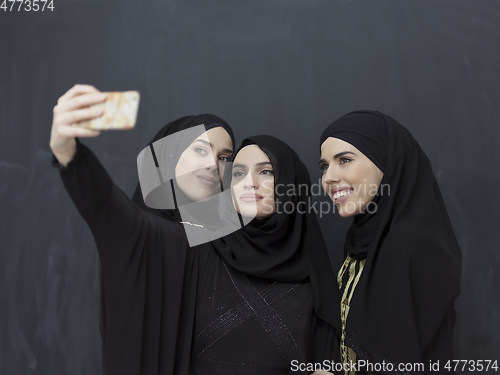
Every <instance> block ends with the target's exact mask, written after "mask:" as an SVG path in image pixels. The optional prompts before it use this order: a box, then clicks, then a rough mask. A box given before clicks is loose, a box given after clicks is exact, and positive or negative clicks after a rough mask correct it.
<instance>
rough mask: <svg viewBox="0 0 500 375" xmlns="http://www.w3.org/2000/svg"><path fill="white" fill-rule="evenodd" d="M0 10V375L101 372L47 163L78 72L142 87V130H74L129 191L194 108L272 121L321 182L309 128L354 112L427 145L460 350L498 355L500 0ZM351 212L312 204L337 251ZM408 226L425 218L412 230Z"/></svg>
mask: <svg viewBox="0 0 500 375" xmlns="http://www.w3.org/2000/svg"><path fill="white" fill-rule="evenodd" d="M54 6H55V10H54V11H52V12H50V11H45V12H43V13H42V12H38V13H34V12H23V11H21V12H19V11H17V8H18V4H16V5H15V9H16V10H15V11H13V12H5V11H3V10H0V125H1V126H0V203H1V205H0V207H1V211H0V224H1V226H0V257H1V259H0V280H1V282H0V374H6V375H14V374H15V375H24V374H40V375H54V374H67V375H83V374H92V375H98V374H101V369H100V365H101V358H100V341H99V331H98V288H97V255H96V249H95V245H94V242H93V239H92V237H91V235H90V232H89V230H88V228H87V227H86V225H85V224H84V222H83V220H82V219H81V218H80V217H79V216H78V214H77V212H76V210H75V208H74V207H73V205H72V203H71V202H70V200H69V198H68V196H67V194H66V192H65V191H64V190H63V186H62V184H61V182H60V179H59V176H58V173H57V171H56V170H54V169H52V168H51V166H50V158H51V153H50V150H49V146H48V142H49V133H50V126H51V120H52V108H53V106H54V105H55V103H56V100H57V98H58V97H59V96H60V95H62V94H63V93H64V92H65V91H66V90H67V89H69V88H70V87H71V86H72V85H73V84H74V83H88V84H92V85H95V86H96V87H98V88H99V89H100V90H103V91H114V90H128V89H136V90H139V91H140V92H141V94H142V102H141V108H140V112H139V117H138V125H137V127H136V129H134V130H132V131H129V132H109V133H105V134H102V135H101V136H100V137H99V138H98V139H92V140H86V141H84V142H85V143H86V144H87V145H89V146H90V147H91V148H92V149H93V150H94V151H95V152H96V154H97V155H98V156H99V158H100V159H101V161H102V162H103V164H104V165H105V167H106V168H107V169H108V171H109V172H110V174H111V175H112V177H113V178H114V180H115V182H116V183H117V184H118V185H119V186H121V187H122V188H123V189H124V190H125V192H127V193H128V194H131V193H132V191H133V188H134V186H135V184H136V181H137V171H136V164H135V163H136V157H137V155H138V153H139V152H140V151H141V150H142V148H143V147H144V146H145V145H146V143H147V142H148V141H149V140H150V138H151V137H152V136H153V134H154V133H155V132H156V131H157V129H158V128H159V127H160V126H162V125H164V124H165V123H166V122H168V121H170V120H172V119H174V118H177V117H180V116H182V115H186V114H196V113H202V112H211V113H215V114H218V115H219V116H221V117H223V118H224V119H226V120H227V121H228V122H229V123H230V124H231V125H232V126H233V127H234V129H235V132H236V135H237V138H238V141H240V140H241V139H243V138H244V137H245V136H248V135H252V134H259V133H267V134H272V135H276V136H278V137H281V138H282V139H284V140H285V141H286V142H288V143H289V144H290V145H291V146H292V147H294V148H295V149H296V151H297V152H298V153H299V155H301V156H302V158H303V159H304V160H305V162H306V163H307V165H308V166H309V168H310V172H311V175H312V177H313V179H316V180H317V179H318V178H319V175H320V173H319V169H318V167H317V160H318V159H319V152H318V138H319V135H320V133H321V131H322V130H323V129H324V128H325V127H326V126H327V125H328V124H329V123H330V122H331V121H333V120H334V119H335V118H337V117H339V116H340V115H342V114H344V113H346V112H348V111H351V110H354V109H362V108H370V109H378V110H380V111H383V112H386V113H388V114H390V115H392V116H393V117H395V118H396V119H397V120H399V121H400V122H401V123H402V124H404V125H405V126H407V127H408V128H409V129H410V130H411V131H412V133H413V134H414V136H415V138H416V139H417V140H418V141H419V142H420V144H421V145H422V147H423V149H424V150H425V151H426V152H427V154H428V155H429V157H430V159H431V161H432V163H433V168H434V171H435V174H436V177H437V179H438V181H439V184H440V186H441V189H442V192H443V195H444V197H445V201H446V204H447V206H448V210H449V213H450V216H451V218H452V221H453V225H454V228H455V230H456V234H457V236H458V239H459V241H460V244H461V247H462V250H463V255H464V263H463V278H462V286H463V292H462V295H461V297H460V298H459V300H458V301H457V303H456V306H457V311H458V318H457V324H456V330H455V347H456V353H457V358H459V359H500V358H499V357H500V355H499V353H500V350H499V349H500V317H499V308H500V298H499V292H498V286H499V285H500V252H499V250H500V246H499V234H498V231H499V228H500V221H499V219H498V213H497V212H496V210H497V209H499V208H500V204H499V203H500V202H499V191H500V152H499V151H498V149H497V148H496V146H497V145H498V144H500V126H499V122H500V121H499V120H500V109H499V104H500V92H499V89H500V75H499V72H500V48H499V47H500V44H499V40H500V39H499V38H500V3H499V2H498V1H487V0H483V1H472V0H469V1H460V0H454V1H451V0H450V1H445V0H434V1H417V0H406V1H402V0H392V1H389V0H377V1H368V0H365V1H362V0H252V1H248V0H245V1H243V0H211V1H208V0H204V1H201V0H198V1H180V0H162V1H152V0H141V1H129V0H125V1H124V0H120V1H118V0H113V1H106V2H104V1H96V0H88V1H77V0H72V1H69V0H65V1H63V0H54ZM348 224H349V220H340V219H339V218H338V217H336V216H335V215H333V214H330V215H328V216H326V217H323V218H322V226H323V228H324V229H325V236H326V238H327V240H328V242H329V245H330V250H331V255H332V262H333V263H334V264H335V266H336V267H338V265H339V261H340V256H339V254H341V248H342V241H343V236H344V233H345V229H346V228H347V226H348ZM416 230H418V228H416Z"/></svg>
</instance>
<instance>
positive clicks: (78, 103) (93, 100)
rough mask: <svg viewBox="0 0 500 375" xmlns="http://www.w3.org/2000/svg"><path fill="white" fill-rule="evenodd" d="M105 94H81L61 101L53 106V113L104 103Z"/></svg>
mask: <svg viewBox="0 0 500 375" xmlns="http://www.w3.org/2000/svg"><path fill="white" fill-rule="evenodd" d="M106 100H107V96H106V94H104V93H91V94H82V95H78V96H76V97H73V98H71V99H68V100H66V101H63V102H61V103H58V104H57V105H56V106H55V107H54V114H58V113H61V114H62V113H64V112H69V111H72V110H74V109H80V108H84V107H89V106H91V105H94V104H99V103H104V102H105V101H106Z"/></svg>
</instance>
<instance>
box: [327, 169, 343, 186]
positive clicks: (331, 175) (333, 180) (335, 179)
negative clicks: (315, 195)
mask: <svg viewBox="0 0 500 375" xmlns="http://www.w3.org/2000/svg"><path fill="white" fill-rule="evenodd" d="M339 182H340V176H339V175H338V173H337V172H336V171H335V167H332V166H330V167H328V168H327V170H326V172H325V174H324V175H323V183H324V184H326V185H330V186H331V185H335V184H338V183H339Z"/></svg>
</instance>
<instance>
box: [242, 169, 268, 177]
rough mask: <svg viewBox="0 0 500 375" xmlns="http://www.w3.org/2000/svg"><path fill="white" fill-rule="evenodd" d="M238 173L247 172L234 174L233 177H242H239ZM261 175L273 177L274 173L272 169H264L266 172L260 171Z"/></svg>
mask: <svg viewBox="0 0 500 375" xmlns="http://www.w3.org/2000/svg"><path fill="white" fill-rule="evenodd" d="M264 172H269V173H264ZM238 173H245V172H242V171H237V172H233V177H241V175H238ZM259 173H262V174H266V175H273V174H274V171H273V170H271V169H264V170H262V171H260V172H259Z"/></svg>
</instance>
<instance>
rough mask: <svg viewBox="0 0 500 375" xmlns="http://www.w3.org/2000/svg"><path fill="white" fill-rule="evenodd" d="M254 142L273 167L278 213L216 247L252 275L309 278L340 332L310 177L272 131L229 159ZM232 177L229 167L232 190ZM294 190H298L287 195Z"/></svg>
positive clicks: (318, 303)
mask: <svg viewBox="0 0 500 375" xmlns="http://www.w3.org/2000/svg"><path fill="white" fill-rule="evenodd" d="M253 144H255V145H257V146H258V147H259V148H260V149H261V150H262V151H263V152H264V153H265V154H266V155H267V156H268V157H269V160H270V161H271V163H272V165H273V170H274V184H275V185H274V186H275V203H276V207H277V211H276V212H275V213H274V214H273V215H272V216H270V217H268V218H266V219H263V220H256V219H254V220H253V221H252V222H250V223H249V225H246V226H244V227H243V228H241V229H240V230H238V231H236V232H233V233H231V234H230V235H227V236H225V237H223V238H220V239H218V240H215V241H212V245H213V246H214V247H215V249H216V251H217V252H218V253H219V254H220V255H221V257H222V258H223V259H224V261H225V262H226V263H228V264H230V265H231V266H232V267H233V268H235V269H237V270H239V271H241V272H244V273H246V274H248V275H253V276H257V277H261V278H265V279H269V280H275V281H281V282H299V281H302V280H305V279H307V278H309V279H310V282H311V285H312V289H313V293H314V308H315V310H316V313H317V315H318V316H319V317H321V318H322V319H323V320H324V321H326V322H328V323H329V324H330V325H331V326H333V327H335V328H336V329H337V332H338V330H339V329H340V308H339V301H340V298H339V296H338V290H337V288H334V287H333V286H334V285H335V282H336V279H335V274H334V272H333V269H332V267H331V265H330V259H329V256H328V252H327V249H326V245H325V242H324V239H323V235H322V233H321V229H320V227H319V223H318V221H317V218H316V215H315V213H314V211H313V210H312V209H310V204H311V181H310V178H309V173H308V171H307V168H306V166H305V165H304V164H303V163H302V162H301V160H300V158H299V157H298V155H297V154H296V153H295V151H293V149H292V148H290V147H289V146H288V145H287V144H286V143H284V142H282V141H281V140H279V139H277V138H274V137H272V136H268V135H259V136H253V137H249V138H247V139H245V140H244V141H243V142H242V144H241V146H240V147H239V149H238V151H236V152H234V153H233V155H232V156H231V159H230V161H231V162H232V161H234V159H235V157H236V155H237V154H238V152H239V151H240V150H241V149H242V148H244V147H246V146H248V145H253ZM231 178H232V171H231V168H226V170H225V173H224V178H223V185H224V188H225V189H227V188H229V186H230V183H231ZM291 189H293V191H294V192H295V194H287V192H290V190H291ZM285 210H286V211H285ZM226 213H227V214H228V215H235V210H234V206H233V205H232V204H228V207H227V210H226ZM236 215H237V213H236Z"/></svg>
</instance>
